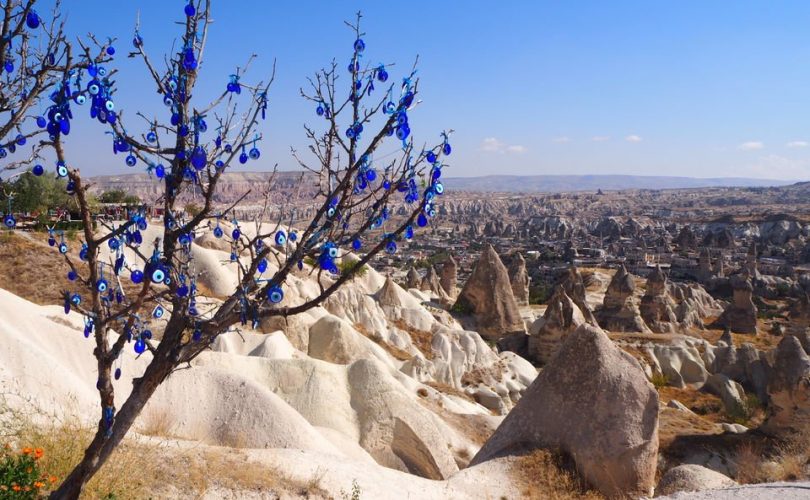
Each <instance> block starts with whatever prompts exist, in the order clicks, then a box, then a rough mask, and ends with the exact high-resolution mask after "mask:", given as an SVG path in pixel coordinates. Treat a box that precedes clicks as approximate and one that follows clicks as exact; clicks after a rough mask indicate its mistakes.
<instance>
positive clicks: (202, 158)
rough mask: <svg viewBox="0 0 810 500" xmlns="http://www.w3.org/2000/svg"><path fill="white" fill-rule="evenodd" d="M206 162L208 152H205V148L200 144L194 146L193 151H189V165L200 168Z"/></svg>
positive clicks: (203, 166)
mask: <svg viewBox="0 0 810 500" xmlns="http://www.w3.org/2000/svg"><path fill="white" fill-rule="evenodd" d="M207 162H208V154H207V153H206V152H205V149H203V147H202V146H197V147H195V148H194V151H192V152H191V166H193V167H194V168H196V169H197V170H202V169H203V168H205V164H206V163H207Z"/></svg>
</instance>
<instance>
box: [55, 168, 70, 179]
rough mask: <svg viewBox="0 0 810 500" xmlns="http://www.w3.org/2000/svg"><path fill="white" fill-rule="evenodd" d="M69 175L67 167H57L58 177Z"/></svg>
mask: <svg viewBox="0 0 810 500" xmlns="http://www.w3.org/2000/svg"><path fill="white" fill-rule="evenodd" d="M67 174H68V169H67V167H66V166H64V165H58V166H57V167H56V175H57V176H58V177H67Z"/></svg>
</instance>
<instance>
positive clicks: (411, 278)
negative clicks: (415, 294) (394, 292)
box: [406, 268, 422, 288]
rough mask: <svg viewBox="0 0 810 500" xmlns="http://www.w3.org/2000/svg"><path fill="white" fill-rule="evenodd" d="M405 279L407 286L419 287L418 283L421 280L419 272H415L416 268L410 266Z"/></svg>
mask: <svg viewBox="0 0 810 500" xmlns="http://www.w3.org/2000/svg"><path fill="white" fill-rule="evenodd" d="M406 280H407V282H408V288H419V283H420V282H421V281H422V278H421V277H420V276H419V273H418V272H416V269H414V268H410V269H409V270H408V276H407V278H406Z"/></svg>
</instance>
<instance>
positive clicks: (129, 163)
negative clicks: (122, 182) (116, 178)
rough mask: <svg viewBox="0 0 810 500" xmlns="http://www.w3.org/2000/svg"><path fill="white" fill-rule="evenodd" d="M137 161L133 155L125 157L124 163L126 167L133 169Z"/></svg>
mask: <svg viewBox="0 0 810 500" xmlns="http://www.w3.org/2000/svg"><path fill="white" fill-rule="evenodd" d="M137 162H138V160H137V159H136V158H135V156H134V155H127V158H126V163H127V166H128V167H134V166H135V164H136V163H137Z"/></svg>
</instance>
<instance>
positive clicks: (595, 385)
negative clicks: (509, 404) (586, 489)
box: [471, 325, 658, 497]
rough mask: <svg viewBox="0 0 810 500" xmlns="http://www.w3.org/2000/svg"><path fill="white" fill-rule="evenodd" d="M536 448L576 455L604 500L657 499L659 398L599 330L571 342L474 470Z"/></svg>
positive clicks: (582, 331)
mask: <svg viewBox="0 0 810 500" xmlns="http://www.w3.org/2000/svg"><path fill="white" fill-rule="evenodd" d="M535 448H550V449H560V450H562V451H563V452H565V453H567V454H568V455H570V456H571V457H572V458H573V459H574V461H575V462H576V467H577V470H578V471H579V472H580V473H581V474H582V476H583V477H584V478H585V479H586V480H587V481H588V482H589V483H591V484H592V485H593V486H594V487H595V488H597V489H598V490H599V491H600V492H601V493H603V494H604V495H606V496H611V497H612V496H629V497H634V496H635V497H638V496H651V495H652V490H653V487H654V485H655V469H656V463H657V458H658V393H657V392H656V391H655V388H653V386H652V384H650V382H648V381H647V378H646V377H645V376H644V372H642V370H641V368H640V366H639V364H638V362H637V361H636V360H635V359H634V358H633V357H632V356H630V355H629V354H627V353H626V352H624V351H622V350H621V349H619V348H618V347H616V346H615V345H614V344H613V342H612V341H611V340H610V339H609V338H608V336H607V335H606V334H605V333H604V332H603V331H601V330H600V329H598V328H595V327H592V326H590V325H582V326H581V327H579V328H578V329H577V330H576V331H575V332H574V333H572V334H571V335H569V336H568V338H567V339H566V341H565V342H564V343H563V345H562V347H561V348H560V351H559V352H558V353H557V355H556V356H555V357H554V358H553V359H552V360H551V362H550V363H549V364H548V366H546V368H545V369H544V370H543V371H542V372H541V373H540V375H538V376H537V378H536V379H535V381H534V382H533V383H532V385H531V386H530V387H529V388H528V389H527V390H526V393H525V394H524V396H523V398H522V399H521V400H520V401H519V402H518V403H517V405H516V406H515V408H514V409H513V410H512V411H511V412H510V413H509V415H507V416H506V419H504V421H503V423H501V425H500V426H499V427H498V429H497V430H496V431H495V433H494V434H493V435H492V437H490V438H489V440H487V442H486V443H485V444H484V446H483V447H482V448H481V450H480V451H479V452H478V454H477V455H476V456H475V457H474V458H473V460H472V462H471V465H475V464H478V463H481V462H485V461H487V460H491V459H494V458H497V457H502V456H507V455H512V454H516V453H520V452H522V451H527V450H531V449H535Z"/></svg>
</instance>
